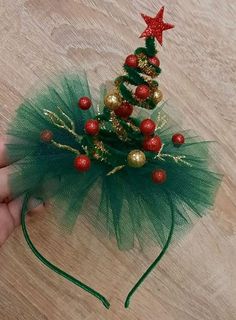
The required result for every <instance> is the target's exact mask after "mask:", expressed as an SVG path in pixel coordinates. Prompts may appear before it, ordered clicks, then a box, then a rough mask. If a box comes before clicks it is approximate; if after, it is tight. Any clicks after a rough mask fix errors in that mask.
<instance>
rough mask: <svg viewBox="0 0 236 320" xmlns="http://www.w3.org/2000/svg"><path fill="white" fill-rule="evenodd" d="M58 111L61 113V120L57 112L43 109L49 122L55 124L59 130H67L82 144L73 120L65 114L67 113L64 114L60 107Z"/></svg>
mask: <svg viewBox="0 0 236 320" xmlns="http://www.w3.org/2000/svg"><path fill="white" fill-rule="evenodd" d="M57 109H58V111H59V114H60V115H61V118H60V116H59V115H57V114H56V113H55V112H52V111H50V110H47V109H43V113H44V115H45V116H47V117H48V118H49V121H50V122H51V123H52V124H54V125H55V126H56V127H58V128H61V129H64V130H66V131H67V132H69V133H70V134H71V135H73V136H74V137H75V138H76V141H78V142H80V141H81V139H82V137H81V136H79V135H78V134H77V133H76V132H75V124H74V122H73V120H72V119H71V118H70V117H69V116H68V115H67V114H65V112H63V111H62V110H61V108H60V107H57Z"/></svg>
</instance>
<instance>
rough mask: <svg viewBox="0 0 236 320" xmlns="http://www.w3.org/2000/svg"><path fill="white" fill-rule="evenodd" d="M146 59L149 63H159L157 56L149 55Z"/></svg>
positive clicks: (157, 64)
mask: <svg viewBox="0 0 236 320" xmlns="http://www.w3.org/2000/svg"><path fill="white" fill-rule="evenodd" d="M148 61H149V62H150V63H151V64H154V65H155V66H157V67H159V65H160V60H159V59H158V58H157V57H155V56H154V57H149V58H148Z"/></svg>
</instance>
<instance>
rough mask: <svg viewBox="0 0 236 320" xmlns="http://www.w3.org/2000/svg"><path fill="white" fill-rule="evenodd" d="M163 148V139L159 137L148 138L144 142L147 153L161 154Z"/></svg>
mask: <svg viewBox="0 0 236 320" xmlns="http://www.w3.org/2000/svg"><path fill="white" fill-rule="evenodd" d="M161 146H162V142H161V138H160V137H159V136H154V137H147V138H146V139H144V141H143V148H144V150H146V151H151V152H159V151H160V149H161Z"/></svg>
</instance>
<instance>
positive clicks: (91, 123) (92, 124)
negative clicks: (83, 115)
mask: <svg viewBox="0 0 236 320" xmlns="http://www.w3.org/2000/svg"><path fill="white" fill-rule="evenodd" d="M84 129H85V132H86V133H87V134H89V135H91V136H95V135H96V134H98V132H99V122H98V120H94V119H89V120H87V121H86V123H85V126H84Z"/></svg>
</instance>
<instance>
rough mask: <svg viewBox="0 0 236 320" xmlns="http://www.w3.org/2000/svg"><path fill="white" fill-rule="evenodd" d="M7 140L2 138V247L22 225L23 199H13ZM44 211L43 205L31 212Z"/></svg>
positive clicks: (0, 162) (0, 192) (0, 152)
mask: <svg viewBox="0 0 236 320" xmlns="http://www.w3.org/2000/svg"><path fill="white" fill-rule="evenodd" d="M6 143H7V138H6V137H2V136H0V247H1V246H2V245H3V243H4V242H5V241H6V240H7V238H8V237H9V236H10V234H11V233H12V232H13V231H14V229H15V228H16V227H17V226H19V225H20V214H21V208H22V200H23V199H22V197H18V198H15V199H13V198H12V196H11V190H10V186H9V174H10V173H11V171H12V164H11V163H10V162H9V160H8V158H7V152H6V146H5V144H6ZM42 209H43V204H41V205H38V206H37V207H36V208H34V209H33V210H31V213H32V214H33V213H36V212H37V211H41V210H42Z"/></svg>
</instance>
